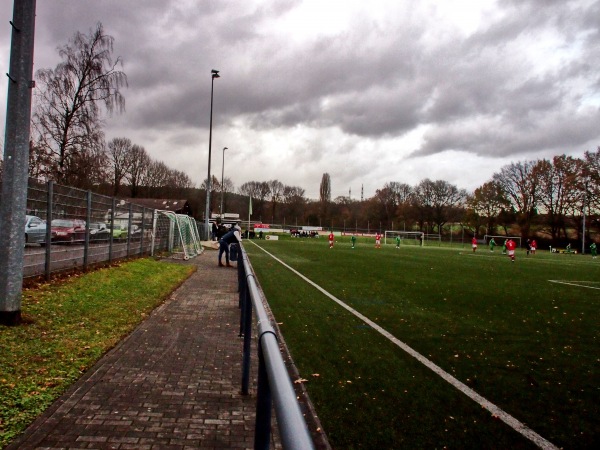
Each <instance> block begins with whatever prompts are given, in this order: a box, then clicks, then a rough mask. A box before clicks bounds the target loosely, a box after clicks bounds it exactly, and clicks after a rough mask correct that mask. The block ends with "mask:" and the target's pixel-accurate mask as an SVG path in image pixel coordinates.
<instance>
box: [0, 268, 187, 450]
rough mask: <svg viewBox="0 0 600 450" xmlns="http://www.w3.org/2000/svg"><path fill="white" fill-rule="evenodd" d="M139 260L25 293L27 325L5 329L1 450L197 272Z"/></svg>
mask: <svg viewBox="0 0 600 450" xmlns="http://www.w3.org/2000/svg"><path fill="white" fill-rule="evenodd" d="M194 269H195V267H194V266H187V265H180V264H172V263H166V262H159V261H155V260H152V259H138V260H135V261H130V262H125V263H122V264H119V265H118V266H112V267H109V268H104V269H100V270H98V271H95V272H91V273H87V274H83V275H78V276H72V277H70V278H69V279H67V280H63V281H61V282H60V283H56V284H48V285H41V286H39V287H36V288H35V289H26V290H24V291H23V298H22V303H21V312H22V315H23V319H24V323H23V324H22V325H20V326H16V327H0V348H2V354H1V355H0V448H1V447H4V446H5V445H7V444H8V443H9V441H10V440H11V439H13V438H14V437H15V436H17V435H18V434H19V433H21V432H22V431H23V430H24V429H25V428H26V427H27V426H28V425H29V424H30V423H31V422H33V420H35V418H36V417H37V416H38V415H39V414H41V413H42V412H43V411H44V410H45V409H46V408H47V407H48V406H50V404H51V403H52V402H53V401H54V400H56V399H57V398H58V397H59V396H60V395H61V394H62V393H63V392H64V391H65V390H66V389H67V388H68V387H69V386H70V385H71V384H72V383H73V382H74V381H76V380H77V379H78V378H79V377H80V376H81V375H82V374H83V373H84V372H85V371H86V370H88V369H89V368H90V367H91V366H93V365H94V363H95V362H96V361H97V360H98V359H99V358H100V357H101V356H102V355H103V354H104V353H106V351H108V350H109V349H110V348H112V347H113V346H115V345H116V344H117V343H118V342H119V341H120V340H122V339H123V338H124V337H125V336H126V335H128V334H129V333H130V332H131V331H132V330H133V329H134V328H135V327H136V326H137V325H138V324H139V323H140V322H142V321H143V320H144V319H145V318H146V317H147V315H148V314H149V313H150V312H151V311H152V310H153V309H154V308H155V307H156V306H158V305H159V304H160V303H162V302H163V301H164V300H165V299H166V298H167V296H168V295H169V294H170V293H171V292H172V291H173V290H174V289H175V288H177V287H178V286H179V285H180V284H181V283H182V282H183V281H184V280H185V279H187V278H188V277H189V276H190V275H191V273H192V272H193V271H194Z"/></svg>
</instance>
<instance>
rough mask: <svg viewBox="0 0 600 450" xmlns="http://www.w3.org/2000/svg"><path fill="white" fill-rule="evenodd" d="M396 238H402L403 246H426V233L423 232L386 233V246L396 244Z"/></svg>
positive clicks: (384, 240)
mask: <svg viewBox="0 0 600 450" xmlns="http://www.w3.org/2000/svg"><path fill="white" fill-rule="evenodd" d="M396 237H400V244H401V245H418V246H420V247H422V246H423V245H425V233H423V232H421V231H390V230H386V231H385V233H384V238H383V243H384V244H396Z"/></svg>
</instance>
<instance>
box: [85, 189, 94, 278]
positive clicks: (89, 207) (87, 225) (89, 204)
mask: <svg viewBox="0 0 600 450" xmlns="http://www.w3.org/2000/svg"><path fill="white" fill-rule="evenodd" d="M86 200H87V205H86V212H85V239H84V242H83V270H84V271H86V270H87V268H88V256H89V250H90V221H91V220H92V191H87V199H86Z"/></svg>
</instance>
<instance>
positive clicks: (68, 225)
mask: <svg viewBox="0 0 600 450" xmlns="http://www.w3.org/2000/svg"><path fill="white" fill-rule="evenodd" d="M50 226H51V227H52V242H53V243H54V242H66V243H69V244H72V243H75V242H83V241H85V221H83V220H77V219H74V220H71V219H54V220H53V221H52V223H51V224H50Z"/></svg>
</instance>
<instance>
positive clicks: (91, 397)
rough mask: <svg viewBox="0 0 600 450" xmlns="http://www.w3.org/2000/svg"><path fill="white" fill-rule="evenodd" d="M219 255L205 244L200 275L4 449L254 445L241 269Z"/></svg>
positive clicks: (199, 261)
mask: <svg viewBox="0 0 600 450" xmlns="http://www.w3.org/2000/svg"><path fill="white" fill-rule="evenodd" d="M216 259H217V258H216V253H215V252H214V251H211V250H207V251H205V252H204V253H203V254H202V255H200V256H199V257H197V258H194V259H193V260H191V261H188V262H186V264H195V265H197V266H198V270H197V271H196V273H195V274H194V275H192V276H191V277H190V278H189V279H188V280H187V281H186V282H185V283H184V284H183V285H182V286H181V287H180V288H179V289H177V290H176V291H175V292H174V293H173V295H172V296H171V297H170V299H169V300H168V301H167V302H166V303H165V304H163V305H162V306H160V307H159V308H157V309H156V310H155V311H154V312H153V313H152V314H151V315H150V317H149V318H148V319H147V320H146V321H145V322H144V323H142V324H141V325H140V326H139V327H138V328H137V329H136V330H135V331H133V333H132V334H131V335H129V336H128V337H127V338H126V339H124V340H123V341H122V342H121V343H120V344H119V345H118V346H117V347H115V348H114V349H112V350H111V351H110V352H108V353H107V354H106V355H105V356H104V357H103V358H102V359H101V360H100V361H99V362H98V363H97V364H96V365H95V366H94V367H93V368H92V369H90V370H89V371H88V372H87V373H86V374H85V375H84V376H83V377H82V378H81V379H80V380H79V381H78V382H77V383H75V384H74V385H73V386H72V387H71V388H70V389H69V391H68V392H66V393H65V395H63V396H62V397H61V398H60V399H59V400H58V401H57V402H56V403H55V404H54V405H52V406H51V407H50V408H49V409H48V410H47V411H46V412H45V413H44V414H43V415H42V416H41V417H39V418H38V419H37V420H36V422H34V423H33V424H32V425H31V426H30V427H29V428H28V429H27V430H26V432H25V433H24V434H23V435H22V436H21V437H20V438H19V439H18V440H17V441H15V442H13V444H11V445H10V446H8V447H7V448H8V449H11V450H13V449H46V450H55V449H139V450H143V449H174V450H175V449H191V448H213V449H224V448H228V449H246V448H252V447H253V442H254V414H255V406H256V395H255V386H254V383H255V379H253V380H252V383H253V385H252V386H251V392H250V395H247V396H243V395H241V393H240V391H241V376H242V367H241V362H242V339H241V338H239V337H238V333H239V309H238V295H237V271H236V270H235V269H231V268H224V267H217V263H216ZM252 345H253V350H252V351H253V366H254V367H256V366H255V364H256V362H255V360H254V358H255V355H256V348H255V345H256V342H255V339H253V344H252ZM252 378H255V373H254V372H252ZM274 440H275V441H274V442H273V446H272V447H280V443H279V442H278V441H277V436H276V435H275V437H274Z"/></svg>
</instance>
